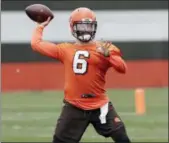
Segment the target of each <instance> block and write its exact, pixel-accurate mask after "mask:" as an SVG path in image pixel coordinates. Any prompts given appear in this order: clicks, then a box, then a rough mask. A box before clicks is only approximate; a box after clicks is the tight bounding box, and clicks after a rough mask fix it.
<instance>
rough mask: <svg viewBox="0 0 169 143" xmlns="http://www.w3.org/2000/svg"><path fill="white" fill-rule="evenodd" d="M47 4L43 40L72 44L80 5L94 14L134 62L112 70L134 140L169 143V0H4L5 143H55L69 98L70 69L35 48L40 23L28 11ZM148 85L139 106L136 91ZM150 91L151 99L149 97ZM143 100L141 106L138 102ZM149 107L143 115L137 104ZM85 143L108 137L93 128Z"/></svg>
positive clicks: (105, 35) (111, 81)
mask: <svg viewBox="0 0 169 143" xmlns="http://www.w3.org/2000/svg"><path fill="white" fill-rule="evenodd" d="M35 3H41V4H45V5H46V6H48V7H49V8H50V9H51V10H52V11H53V13H54V15H55V18H54V19H53V20H52V22H51V23H50V24H49V26H48V27H47V28H46V29H45V31H44V40H49V41H51V42H55V43H60V42H62V41H67V42H72V41H73V40H74V39H73V37H72V35H71V33H70V30H69V23H68V20H69V16H70V13H71V11H72V10H74V9H75V8H77V7H88V8H91V9H92V10H94V11H95V13H96V16H97V20H98V31H97V36H96V39H97V40H101V39H103V40H108V41H112V43H113V44H115V45H116V46H117V47H119V48H120V49H121V51H122V53H123V57H124V59H125V60H126V62H127V65H128V72H127V74H126V75H120V74H118V73H116V72H115V71H113V70H109V71H108V74H107V77H106V78H107V83H106V88H107V92H108V95H109V97H110V99H111V101H112V102H113V104H114V106H115V107H116V108H117V111H118V112H119V115H120V116H121V117H122V119H123V120H124V122H125V123H126V127H127V131H128V134H129V136H130V137H131V139H132V140H133V141H134V142H155V141H157V142H167V141H168V1H165V0H164V1H160V0H156V1H153V0H151V1H150V0H147V1H139V0H137V1H127V0H126V1H123V0H120V1H114V0H112V1H111V0H109V1H105V0H104V1H101V0H100V1H96V0H90V1H83V0H78V1H77V0H76V1H73V0H72V1H71V0H69V1H67V0H60V1H59V0H53V1H49V0H46V1H41V0H38V1H32V0H29V1H28V0H19V1H16V0H3V1H2V13H1V77H2V80H1V90H2V98H1V99H2V102H1V103H2V126H1V127H2V141H6V142H7V141H8V142H11V141H12V142H19V141H23V142H33V141H41V142H42V141H43V142H45V141H46V142H47V141H51V140H52V135H53V131H54V127H55V124H56V121H57V118H58V116H59V114H60V111H61V107H62V100H63V96H64V95H63V87H64V68H63V66H62V64H60V63H59V62H58V61H57V60H53V59H50V58H48V57H45V56H42V55H40V54H38V53H36V52H34V51H32V49H31V47H30V40H31V35H32V31H33V29H34V28H35V27H36V24H35V23H34V22H32V21H31V20H30V19H29V18H28V17H27V16H26V14H25V12H24V9H25V8H26V7H27V6H28V5H30V4H35ZM140 88H141V89H142V90H143V91H144V92H143V94H142V96H143V97H144V98H143V102H141V107H138V105H137V104H138V102H137V98H136V96H135V91H137V89H140ZM144 95H145V96H144ZM139 105H140V104H139ZM137 108H141V109H144V111H143V113H142V114H141V115H138V114H137V111H136V109H137ZM82 141H84V142H98V141H99V142H109V141H111V140H110V139H105V138H103V137H101V136H98V135H97V133H96V132H95V131H94V129H93V128H92V127H90V126H89V128H88V129H87V131H86V133H85V134H84V135H83V138H82Z"/></svg>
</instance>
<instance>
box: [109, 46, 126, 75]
mask: <svg viewBox="0 0 169 143" xmlns="http://www.w3.org/2000/svg"><path fill="white" fill-rule="evenodd" d="M109 62H110V66H111V67H113V68H114V69H115V70H116V71H117V72H119V73H126V71H127V65H126V63H125V61H124V60H123V58H122V53H121V51H120V49H119V48H117V47H116V46H114V45H111V47H110V48H109Z"/></svg>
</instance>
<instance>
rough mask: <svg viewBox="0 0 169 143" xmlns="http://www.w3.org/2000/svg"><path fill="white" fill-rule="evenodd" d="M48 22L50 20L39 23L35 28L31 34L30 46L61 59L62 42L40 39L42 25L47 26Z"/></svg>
mask: <svg viewBox="0 0 169 143" xmlns="http://www.w3.org/2000/svg"><path fill="white" fill-rule="evenodd" d="M49 22H50V21H46V23H42V24H39V25H38V26H37V27H36V28H35V30H34V31H33V35H32V40H31V47H32V49H33V50H35V51H37V52H39V53H41V54H43V55H46V56H48V57H52V58H56V59H58V60H60V61H63V56H64V54H63V49H64V44H54V43H51V42H48V41H44V40H43V39H42V37H43V30H44V27H45V26H47V24H48V23H49Z"/></svg>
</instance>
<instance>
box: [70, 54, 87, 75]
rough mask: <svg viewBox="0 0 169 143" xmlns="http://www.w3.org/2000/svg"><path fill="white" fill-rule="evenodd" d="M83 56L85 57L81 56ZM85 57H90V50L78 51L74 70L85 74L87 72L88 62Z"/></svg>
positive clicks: (74, 61)
mask: <svg viewBox="0 0 169 143" xmlns="http://www.w3.org/2000/svg"><path fill="white" fill-rule="evenodd" d="M81 56H82V57H83V58H81ZM84 58H89V52H88V51H77V52H76V53H75V56H74V60H73V71H74V73H76V74H85V73H86V72H87V68H88V63H87V61H86V60H85V59H84Z"/></svg>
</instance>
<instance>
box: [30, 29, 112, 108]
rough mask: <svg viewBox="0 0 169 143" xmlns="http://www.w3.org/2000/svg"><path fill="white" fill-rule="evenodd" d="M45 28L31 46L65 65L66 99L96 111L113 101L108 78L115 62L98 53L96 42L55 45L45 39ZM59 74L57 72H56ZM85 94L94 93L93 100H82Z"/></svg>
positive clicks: (37, 32) (33, 39)
mask: <svg viewBox="0 0 169 143" xmlns="http://www.w3.org/2000/svg"><path fill="white" fill-rule="evenodd" d="M42 33H43V27H42V26H38V27H37V28H36V29H35V31H34V33H33V37H32V41H31V45H32V48H33V49H34V50H35V51H38V52H40V53H41V54H43V55H46V56H49V57H52V58H56V59H58V60H60V61H61V62H62V63H63V64H64V68H65V87H64V94H65V97H64V99H65V100H66V101H67V102H69V103H71V104H73V105H74V106H76V107H78V108H81V109H84V110H92V109H97V108H100V107H101V106H102V105H104V104H105V103H107V102H108V101H109V99H108V97H107V96H106V94H105V89H104V86H105V75H106V72H107V70H108V68H109V67H111V63H110V61H109V58H106V57H104V56H103V55H101V54H100V53H98V52H96V47H97V46H96V43H93V44H86V45H79V44H76V43H61V44H54V43H51V42H47V41H43V40H42ZM56 74H57V73H56ZM83 94H93V95H95V97H93V98H82V95H83Z"/></svg>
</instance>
